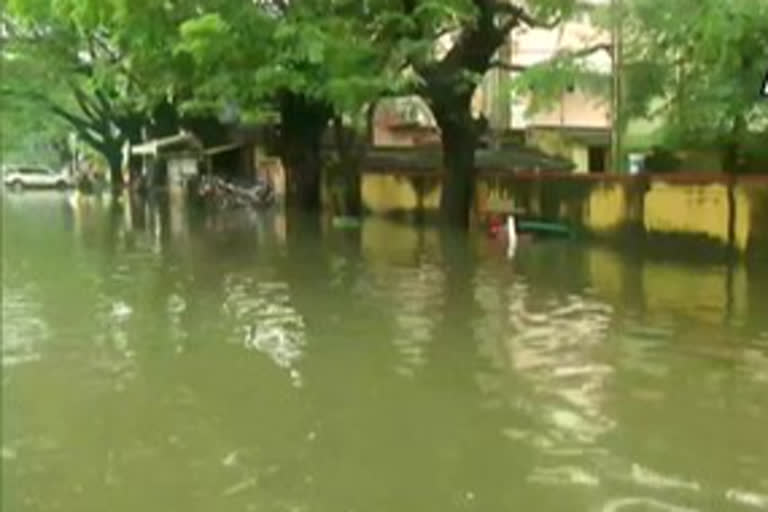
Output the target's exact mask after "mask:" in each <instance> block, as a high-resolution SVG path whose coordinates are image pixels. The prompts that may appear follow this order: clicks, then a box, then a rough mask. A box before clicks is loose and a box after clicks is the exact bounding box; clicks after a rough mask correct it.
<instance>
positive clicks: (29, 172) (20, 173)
mask: <svg viewBox="0 0 768 512" xmlns="http://www.w3.org/2000/svg"><path fill="white" fill-rule="evenodd" d="M3 183H5V186H7V187H11V188H13V189H16V190H22V189H25V188H59V189H64V188H69V187H71V186H72V185H73V181H72V179H71V178H70V177H69V176H68V175H67V174H66V173H65V172H56V171H54V170H53V169H50V168H48V167H43V166H34V165H16V166H9V167H6V168H5V169H4V170H3Z"/></svg>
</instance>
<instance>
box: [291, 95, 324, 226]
mask: <svg viewBox="0 0 768 512" xmlns="http://www.w3.org/2000/svg"><path fill="white" fill-rule="evenodd" d="M332 115H333V109H332V108H331V106H330V105H328V104H327V103H324V102H318V101H315V100H313V99H311V98H307V97H305V96H302V95H297V94H293V93H290V92H288V93H283V94H282V95H281V96H280V116H281V126H280V146H281V147H280V152H281V157H282V159H283V163H284V164H285V167H286V174H287V176H286V182H287V183H286V185H287V187H286V188H287V190H286V194H287V198H286V199H287V201H288V204H289V205H291V206H295V207H298V208H301V209H303V210H310V211H311V210H318V209H319V208H320V178H321V174H322V167H323V159H322V154H321V149H322V147H321V146H322V138H323V134H324V133H325V130H326V128H327V126H328V122H329V121H330V119H331V117H332Z"/></svg>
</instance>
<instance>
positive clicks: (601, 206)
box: [583, 183, 627, 232]
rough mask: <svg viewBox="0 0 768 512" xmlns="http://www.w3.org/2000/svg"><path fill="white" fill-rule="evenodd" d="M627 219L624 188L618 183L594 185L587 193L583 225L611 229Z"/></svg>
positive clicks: (619, 225)
mask: <svg viewBox="0 0 768 512" xmlns="http://www.w3.org/2000/svg"><path fill="white" fill-rule="evenodd" d="M626 221H627V197H626V189H625V188H624V186H623V185H622V184H620V183H612V184H606V185H600V186H596V187H595V188H594V189H593V190H592V192H591V193H590V194H589V199H588V201H587V208H586V209H585V211H584V218H583V222H584V225H585V226H586V227H588V228H590V229H592V230H594V231H599V232H605V231H612V230H615V229H618V228H620V227H621V225H622V224H623V223H625V222H626Z"/></svg>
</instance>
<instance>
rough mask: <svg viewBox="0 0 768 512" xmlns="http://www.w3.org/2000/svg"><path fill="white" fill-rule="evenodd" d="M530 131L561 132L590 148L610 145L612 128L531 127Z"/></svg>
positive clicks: (564, 135)
mask: <svg viewBox="0 0 768 512" xmlns="http://www.w3.org/2000/svg"><path fill="white" fill-rule="evenodd" d="M528 129H529V130H546V131H554V132H559V133H561V134H562V135H563V137H565V138H567V139H571V140H574V141H577V142H581V143H582V144H586V145H590V146H603V145H606V146H607V145H610V143H611V130H610V128H597V127H592V126H561V125H535V126H529V127H528Z"/></svg>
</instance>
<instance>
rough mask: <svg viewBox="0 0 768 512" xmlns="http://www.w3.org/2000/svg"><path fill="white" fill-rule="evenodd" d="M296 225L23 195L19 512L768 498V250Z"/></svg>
mask: <svg viewBox="0 0 768 512" xmlns="http://www.w3.org/2000/svg"><path fill="white" fill-rule="evenodd" d="M290 219H291V217H287V216H286V215H285V214H283V213H282V212H269V213H263V214H253V213H248V212H232V213H231V214H220V215H201V214H199V213H198V212H194V211H192V210H189V209H187V208H186V207H185V206H184V204H183V203H180V202H179V201H178V198H170V199H163V198H160V197H158V198H154V199H153V200H151V201H147V202H134V201H131V200H130V199H129V198H122V199H121V200H120V201H117V202H110V201H107V200H101V199H99V200H93V199H88V198H83V197H75V198H67V197H66V196H61V195H58V194H46V193H41V194H24V195H9V196H6V197H4V198H3V238H4V239H3V270H4V271H3V283H2V286H3V289H2V291H3V305H2V308H3V309H2V313H3V318H2V335H3V346H2V363H3V370H4V371H3V377H2V386H3V387H2V391H3V404H2V405H3V411H2V412H3V415H2V421H3V439H2V463H3V469H4V479H3V483H2V486H3V487H2V505H3V506H4V507H5V508H6V509H8V510H115V511H123V510H125V511H129V510H130V511H135V510H166V509H167V510H221V511H228V510H233V511H235V510H238V511H241V510H267V511H269V510H276V511H277V510H281V511H283V510H286V511H287V510H306V511H312V510H350V511H351V510H360V511H362V510H365V511H370V510H381V511H382V512H383V511H391V510H467V509H475V510H500V509H509V510H540V511H558V512H559V511H574V510H584V511H595V512H612V511H615V512H635V511H640V510H648V511H676V512H677V511H701V512H704V511H721V510H722V511H731V510H733V511H757V510H766V509H768V443H766V441H765V433H766V425H768V398H767V395H766V393H765V391H766V386H768V316H767V315H765V307H764V304H765V301H766V300H768V295H767V294H768V274H766V272H765V271H764V270H763V269H746V268H744V267H741V266H735V267H733V268H725V267H717V266H708V267H704V266H685V265H680V264H678V263H676V264H672V263H669V262H663V261H652V260H648V261H643V260H639V259H637V258H634V257H630V255H627V254H622V253H620V252H615V251H610V250H607V249H601V248H597V247H591V246H584V245H578V244H576V243H572V242H568V243H561V242H551V243H550V242H546V243H534V244H532V245H525V246H521V247H520V248H519V250H518V253H517V254H516V257H515V260H514V262H510V261H507V260H506V258H505V257H504V254H503V251H498V250H497V249H498V248H497V247H496V246H493V245H492V242H489V241H486V240H484V239H482V238H481V237H474V238H472V239H467V238H461V237H459V238H456V237H448V238H441V235H440V233H438V232H437V231H436V230H431V229H427V228H424V229H416V228H414V227H409V226H405V225H402V224H393V223H389V222H386V221H382V220H375V219H371V220H368V221H366V222H365V223H364V225H363V228H362V230H361V231H359V232H356V231H354V232H336V231H333V230H330V231H326V232H323V231H322V230H321V229H320V225H319V223H318V225H317V226H311V225H305V226H302V229H300V230H297V229H294V228H295V227H296V226H295V225H292V224H291V222H292V221H291V220H290ZM293 222H295V221H293ZM300 222H303V221H300ZM288 228H291V230H290V231H289V229H288ZM289 232H290V233H292V235H291V236H290V237H289V236H288V233H289ZM295 233H299V235H296V234H295Z"/></svg>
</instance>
